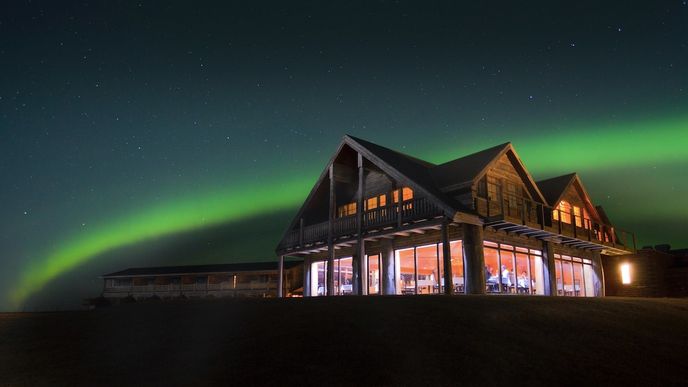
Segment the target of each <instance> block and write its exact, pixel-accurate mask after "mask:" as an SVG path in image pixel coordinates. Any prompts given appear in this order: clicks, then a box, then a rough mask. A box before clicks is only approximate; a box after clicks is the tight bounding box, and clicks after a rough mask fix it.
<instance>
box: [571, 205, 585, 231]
mask: <svg viewBox="0 0 688 387" xmlns="http://www.w3.org/2000/svg"><path fill="white" fill-rule="evenodd" d="M573 220H574V222H575V223H576V227H583V218H582V217H581V209H580V207H577V206H573Z"/></svg>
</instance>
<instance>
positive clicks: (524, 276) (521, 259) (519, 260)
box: [515, 253, 532, 294]
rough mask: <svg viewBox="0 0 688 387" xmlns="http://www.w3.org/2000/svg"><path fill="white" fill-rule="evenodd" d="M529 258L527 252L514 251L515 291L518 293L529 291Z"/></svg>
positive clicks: (528, 292)
mask: <svg viewBox="0 0 688 387" xmlns="http://www.w3.org/2000/svg"><path fill="white" fill-rule="evenodd" d="M529 273H530V260H529V259H528V254H522V253H516V273H515V275H516V291H517V293H520V294H530V293H531V288H532V285H531V283H530V282H531V281H530V274H529Z"/></svg>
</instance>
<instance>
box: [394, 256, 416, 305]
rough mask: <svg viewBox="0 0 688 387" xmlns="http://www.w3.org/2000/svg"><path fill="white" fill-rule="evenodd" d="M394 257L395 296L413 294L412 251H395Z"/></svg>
mask: <svg viewBox="0 0 688 387" xmlns="http://www.w3.org/2000/svg"><path fill="white" fill-rule="evenodd" d="M394 255H395V259H396V262H395V263H396V265H395V268H396V272H397V273H396V274H397V294H415V293H416V281H415V279H414V278H413V274H414V268H415V264H414V259H413V249H404V250H396V251H395V252H394Z"/></svg>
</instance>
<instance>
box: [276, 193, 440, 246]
mask: <svg viewBox="0 0 688 387" xmlns="http://www.w3.org/2000/svg"><path fill="white" fill-rule="evenodd" d="M441 214H442V210H441V209H440V208H439V207H437V206H436V205H434V204H433V203H432V202H430V201H429V200H428V199H427V198H423V197H419V198H413V199H410V200H406V201H403V202H402V203H401V213H400V212H399V204H398V203H393V204H391V205H388V206H383V207H377V208H374V209H371V210H368V211H365V212H364V213H363V224H362V226H361V228H362V230H363V231H364V232H365V231H370V230H375V229H380V228H385V227H389V226H395V225H396V226H401V225H402V224H404V223H408V222H411V221H415V220H421V219H425V218H431V217H435V216H438V215H441ZM328 228H329V222H321V223H316V224H312V225H308V226H304V225H303V222H301V223H300V225H299V227H298V228H297V229H294V230H292V231H290V232H289V233H288V234H287V235H286V236H285V238H284V240H283V241H282V244H281V246H280V247H282V248H290V247H295V246H304V245H305V244H311V243H316V242H323V243H324V242H326V241H327V236H328V233H329V230H328ZM332 228H333V237H335V238H339V237H342V236H347V235H352V236H353V235H355V234H356V233H357V232H358V214H354V215H348V216H345V217H341V218H336V219H335V220H334V221H333V224H332Z"/></svg>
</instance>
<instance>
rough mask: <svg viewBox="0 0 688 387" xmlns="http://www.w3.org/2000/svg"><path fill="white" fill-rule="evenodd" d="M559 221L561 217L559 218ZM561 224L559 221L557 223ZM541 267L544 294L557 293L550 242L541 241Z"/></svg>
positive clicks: (555, 273) (551, 294)
mask: <svg viewBox="0 0 688 387" xmlns="http://www.w3.org/2000/svg"><path fill="white" fill-rule="evenodd" d="M559 220H560V221H561V218H559ZM559 224H561V222H560V223H559ZM542 261H543V262H542V268H543V270H544V277H545V294H546V295H548V296H556V295H557V271H556V269H555V267H554V250H553V249H552V242H548V241H543V242H542Z"/></svg>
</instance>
